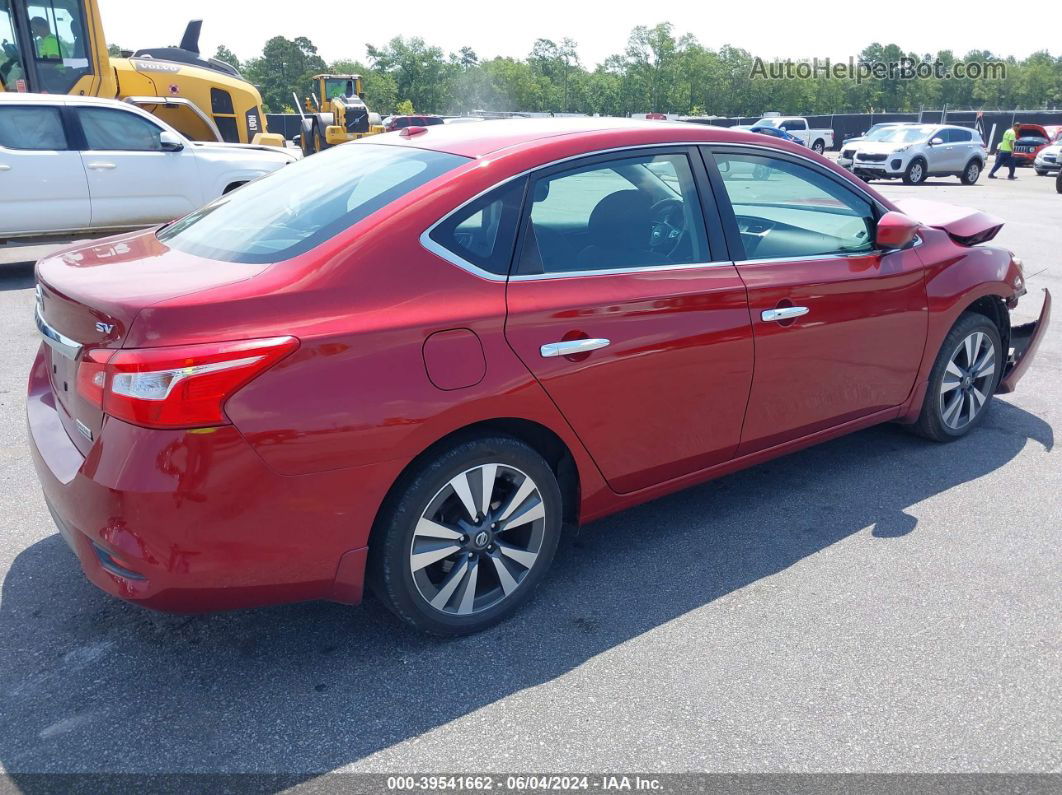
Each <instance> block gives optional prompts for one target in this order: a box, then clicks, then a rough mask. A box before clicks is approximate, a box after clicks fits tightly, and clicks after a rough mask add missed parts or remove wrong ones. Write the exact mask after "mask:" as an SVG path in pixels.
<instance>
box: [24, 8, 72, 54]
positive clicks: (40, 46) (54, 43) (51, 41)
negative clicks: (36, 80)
mask: <svg viewBox="0 0 1062 795" xmlns="http://www.w3.org/2000/svg"><path fill="white" fill-rule="evenodd" d="M30 29H31V30H32V31H33V37H34V38H35V39H36V45H37V57H38V58H48V59H54V60H59V59H60V58H62V57H63V49H64V48H63V46H62V44H61V43H60V41H59V37H58V36H56V35H55V34H54V33H52V29H51V26H50V25H49V24H48V20H46V19H45V18H44V17H34V18H33V19H31V20H30Z"/></svg>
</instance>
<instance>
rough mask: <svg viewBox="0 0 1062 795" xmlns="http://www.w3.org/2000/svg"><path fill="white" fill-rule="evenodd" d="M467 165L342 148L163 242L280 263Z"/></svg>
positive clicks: (388, 150)
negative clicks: (447, 173) (411, 192)
mask: <svg viewBox="0 0 1062 795" xmlns="http://www.w3.org/2000/svg"><path fill="white" fill-rule="evenodd" d="M467 162H468V158H466V157H461V156H459V155H452V154H448V153H446V152H434V151H430V150H425V149H413V148H406V147H402V146H387V145H381V144H369V143H365V144H363V143H353V144H346V145H344V146H337V147H336V148H334V149H329V150H327V151H325V152H322V153H320V154H316V155H314V156H313V157H310V158H306V159H305V160H300V161H299V162H297V163H292V164H291V165H288V166H285V167H284V168H282V169H280V170H279V171H275V172H273V173H272V174H270V175H269V176H266V177H262V178H260V179H257V180H255V181H254V182H250V183H248V184H247V185H244V186H243V187H242V188H240V189H239V190H238V191H233V192H232V193H227V194H225V195H224V196H222V197H221V198H220V199H217V200H216V201H214V202H211V203H210V204H208V205H207V206H206V207H203V208H202V209H200V210H197V211H195V212H194V213H192V214H191V215H188V216H185V217H184V218H182V219H181V220H179V221H176V222H175V223H173V224H171V225H170V226H167V227H165V228H164V229H162V230H160V231H159V233H158V237H159V240H162V241H164V242H165V243H166V244H167V245H168V246H170V247H171V248H174V249H177V250H178V251H184V252H186V253H189V254H194V255H196V256H200V257H207V258H209V259H214V260H222V261H226V262H259V263H269V262H279V261H281V260H285V259H289V258H291V257H294V256H297V255H298V254H302V253H304V252H306V251H309V250H310V249H311V248H314V247H315V246H318V245H320V244H321V243H323V242H324V241H325V240H328V239H329V238H331V237H332V236H333V235H336V234H338V233H340V232H342V231H343V230H344V229H347V228H348V227H350V226H351V225H353V224H355V223H357V222H358V221H361V220H362V219H364V218H366V217H368V216H369V215H371V214H372V213H374V212H376V211H377V210H379V209H381V208H383V207H385V206H386V205H388V204H390V203H391V202H392V201H394V200H396V199H398V198H400V197H402V196H404V195H405V194H407V193H409V192H410V191H412V190H414V189H416V188H419V187H420V186H421V185H424V184H425V183H427V182H430V181H431V180H433V179H435V178H436V177H439V176H442V175H443V174H445V173H446V172H448V171H451V170H453V169H455V168H457V167H458V166H460V165H462V164H464V163H467Z"/></svg>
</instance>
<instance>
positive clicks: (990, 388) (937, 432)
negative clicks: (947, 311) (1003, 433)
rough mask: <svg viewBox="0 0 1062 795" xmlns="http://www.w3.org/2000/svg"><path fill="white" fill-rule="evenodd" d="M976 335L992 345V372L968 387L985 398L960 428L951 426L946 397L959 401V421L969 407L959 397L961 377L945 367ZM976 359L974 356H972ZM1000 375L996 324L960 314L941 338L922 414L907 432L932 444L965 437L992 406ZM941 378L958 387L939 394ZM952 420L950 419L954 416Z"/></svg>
mask: <svg viewBox="0 0 1062 795" xmlns="http://www.w3.org/2000/svg"><path fill="white" fill-rule="evenodd" d="M978 332H980V333H982V334H984V335H986V336H987V338H988V340H989V341H990V342H991V344H992V346H993V356H994V358H993V360H992V365H993V369H992V371H991V373H990V374H989V375H987V376H986V377H985V378H984V379H983V380H982V379H972V380H971V384H972V385H973V386H974V387H976V388H977V389H978V390H979V391H980V394H983V395H984V396H985V399H984V401H983V402H982V403H981V404H980V407H979V408H978V409H976V411H975V413H974V415H973V418H972V419H970V420H968V421H966V422H965V423H964V424H961V425H960V427H955V425H954V424H952V422H949V421H947V420H946V419H945V417H946V407H945V404H946V403H948V404H950V401H951V400H954V398H952V397H948V396H951V395H953V394H954V395H955V396H956V397H958V398H959V399H960V405H959V408H958V415H957V417H958V420H959V421H960V422H961V420H962V415H963V413H964V412H966V411H967V407H968V406H969V405H971V404H970V403H963V402H962V401H965V400H966V399H967V396H964V395H962V394H961V393H962V392H963V391H965V390H966V386H965V383H966V381H965V378H963V379H959V378H958V377H957V376H955V375H954V374H953V373H951V372H949V370H948V364H949V363H950V362H952V358H953V356H958V358H959V359H962V358H963V357H964V356H965V351H964V350H963V351H960V348H963V347H964V341H965V340H967V339H968V338H970V337H972V336H973V335H975V334H977V333H978ZM982 350H983V349H982ZM986 355H987V353H986ZM976 358H978V357H977V356H975V359H976ZM987 366H988V363H987V362H986V363H985V367H986V368H987ZM959 369H960V371H961V370H964V369H965V368H963V367H959ZM1002 372H1003V345H1002V343H1001V341H1000V338H999V329H998V328H996V324H995V323H993V322H992V321H991V320H989V319H988V318H987V317H985V316H984V315H981V314H977V313H974V312H966V313H964V314H963V315H961V316H960V317H959V319H958V320H957V321H956V322H955V325H954V326H952V329H951V331H949V332H948V336H946V337H945V338H944V342H943V343H942V344H941V346H940V351H939V352H938V353H937V360H936V361H935V362H934V363H933V369H932V370H931V371H930V373H929V386H928V387H927V389H926V396H925V400H924V401H923V403H922V412H921V414H919V417H918V422H917V423H915V424H914V425H913V426H911V430H912V431H914V432H915V433H917V434H919V435H920V436H924V437H926V438H927V439H932V440H933V441H936V442H950V441H953V440H955V439H959V438H961V437H963V436H965V435H966V434H968V433H969V432H970V431H971V430H973V429H974V428H976V427H977V426H978V425H979V424H980V423H981V422H982V421H983V420H984V417H985V415H986V414H987V413H988V409H989V407H990V406H991V404H992V396H993V395H994V394H995V392H996V385H997V384H998V383H999V379H1000V376H1001V374H1002ZM945 375H948V376H949V384H952V383H955V382H956V381H958V383H959V384H960V386H958V387H951V388H950V389H949V390H948V391H944V392H943V393H942V390H944V389H945V384H944V379H945ZM968 396H969V399H970V401H971V403H972V402H974V401H976V399H977V398H976V395H974V394H973V393H972V392H971V393H968ZM952 419H953V420H954V419H955V417H953V418H952Z"/></svg>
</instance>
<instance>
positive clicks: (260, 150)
mask: <svg viewBox="0 0 1062 795" xmlns="http://www.w3.org/2000/svg"><path fill="white" fill-rule="evenodd" d="M295 159H297V158H296V156H295V155H293V154H291V153H290V152H287V151H285V150H283V149H279V148H276V147H268V146H254V145H242V144H222V143H200V142H195V141H190V140H189V139H187V138H185V137H184V136H183V135H181V134H180V133H178V132H177V131H176V130H174V129H173V128H172V127H170V126H169V125H167V124H166V123H165V122H163V121H160V120H159V119H157V118H155V117H154V116H152V115H151V114H149V113H147V112H146V111H143V110H140V109H139V108H136V107H133V106H132V105H129V104H127V103H125V102H119V101H117V100H110V99H96V98H91V97H77V96H55V95H48V94H16V93H10V94H9V93H0V240H3V239H12V238H31V237H32V238H44V237H52V236H59V235H69V234H72V233H78V234H79V233H82V232H85V233H88V234H99V233H103V232H110V231H121V230H126V229H135V228H139V227H145V226H151V225H152V224H157V223H162V222H165V221H172V220H173V219H174V218H179V217H181V216H183V215H186V214H187V213H189V212H191V211H192V210H194V209H196V208H197V207H200V206H202V205H203V204H205V203H206V202H208V201H211V200H213V199H215V198H217V197H218V196H220V195H221V194H223V193H225V192H227V191H229V190H232V189H233V188H235V187H238V186H240V185H242V184H244V183H245V182H249V181H250V180H252V179H256V178H257V177H260V176H262V175H264V174H268V173H270V172H272V171H276V170H277V169H278V168H281V167H282V166H284V165H286V164H288V163H290V162H292V161H293V160H295Z"/></svg>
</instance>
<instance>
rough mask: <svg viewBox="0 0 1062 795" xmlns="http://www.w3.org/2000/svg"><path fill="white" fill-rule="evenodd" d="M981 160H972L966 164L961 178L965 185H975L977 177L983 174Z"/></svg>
mask: <svg viewBox="0 0 1062 795" xmlns="http://www.w3.org/2000/svg"><path fill="white" fill-rule="evenodd" d="M981 168H982V166H981V161H980V160H971V161H970V162H969V163H967V164H966V168H964V169H963V170H962V176H961V177H959V179H961V180H962V184H963V185H973V184H974V183H975V182H977V178H978V177H980V176H981Z"/></svg>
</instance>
